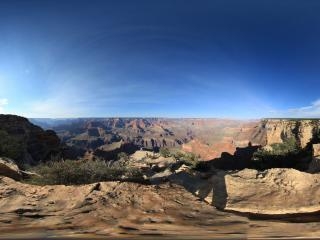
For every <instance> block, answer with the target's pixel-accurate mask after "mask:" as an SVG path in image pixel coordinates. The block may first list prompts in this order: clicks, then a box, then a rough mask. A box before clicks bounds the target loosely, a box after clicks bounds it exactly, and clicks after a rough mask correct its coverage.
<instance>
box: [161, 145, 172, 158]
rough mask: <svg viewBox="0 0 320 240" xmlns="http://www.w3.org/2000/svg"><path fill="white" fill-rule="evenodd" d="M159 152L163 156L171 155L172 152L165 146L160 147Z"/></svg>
mask: <svg viewBox="0 0 320 240" xmlns="http://www.w3.org/2000/svg"><path fill="white" fill-rule="evenodd" d="M159 153H160V155H161V156H163V157H171V152H170V150H169V149H168V148H164V147H162V148H160V150H159Z"/></svg>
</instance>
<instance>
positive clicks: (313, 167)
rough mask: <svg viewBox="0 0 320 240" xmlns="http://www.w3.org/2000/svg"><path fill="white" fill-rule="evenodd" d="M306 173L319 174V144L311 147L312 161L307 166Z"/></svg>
mask: <svg viewBox="0 0 320 240" xmlns="http://www.w3.org/2000/svg"><path fill="white" fill-rule="evenodd" d="M308 172H310V173H317V172H320V144H313V145H312V160H311V162H310V164H309V168H308Z"/></svg>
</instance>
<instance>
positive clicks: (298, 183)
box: [0, 169, 320, 239]
mask: <svg viewBox="0 0 320 240" xmlns="http://www.w3.org/2000/svg"><path fill="white" fill-rule="evenodd" d="M211 174H212V176H205V175H201V174H198V173H195V172H189V171H188V170H187V169H185V170H181V171H177V172H176V173H173V174H171V175H169V176H167V179H168V180H169V182H165V183H158V184H153V185H142V184H137V183H126V182H122V183H121V182H100V183H94V184H87V185H81V186H64V185H51V186H35V185H29V184H24V183H21V182H17V181H14V180H13V179H10V178H7V177H0V213H1V214H0V232H1V234H0V238H5V239H7V238H9V237H10V238H19V237H23V238H30V239H44V238H48V237H73V238H75V237H78V238H103V239H106V238H109V239H115V238H121V239H128V238H130V239H141V238H146V239H151V238H152V239H154V238H156V239H160V238H163V239H172V238H179V239H185V238H188V239H250V238H252V239H254V238H273V237H275V236H277V238H280V237H286V238H288V237H296V238H301V237H309V238H312V237H317V236H318V235H319V234H320V231H319V229H320V223H319V221H318V218H317V215H309V214H310V213H314V214H317V213H318V211H319V206H320V205H319V201H318V200H317V196H318V195H319V193H320V191H319V189H320V184H319V183H318V178H319V176H318V175H311V174H307V173H302V172H298V171H296V170H292V169H272V170H268V171H265V172H260V173H258V172H257V171H256V170H249V169H245V170H243V171H240V172H233V173H226V172H223V171H218V172H212V173H211ZM212 205H214V206H215V207H217V208H218V209H221V210H227V212H225V211H218V210H217V209H215V208H214V207H213V206H212ZM229 211H231V212H229ZM235 212H238V213H241V215H237V214H234V213H235ZM297 213H300V215H297ZM305 213H308V215H303V214H305ZM292 214H294V215H292ZM288 215H290V216H291V217H290V218H288ZM309 216H311V218H310V217H309ZM312 216H313V217H312ZM248 217H249V218H248ZM254 217H259V218H260V220H259V221H257V220H254ZM261 218H263V219H264V221H261ZM269 218H272V219H273V220H268V219H269ZM274 219H277V220H278V221H274ZM279 220H281V221H279Z"/></svg>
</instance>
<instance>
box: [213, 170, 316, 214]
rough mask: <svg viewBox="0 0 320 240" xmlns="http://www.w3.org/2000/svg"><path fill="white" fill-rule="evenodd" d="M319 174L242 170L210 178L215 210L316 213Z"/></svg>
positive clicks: (254, 212) (263, 212)
mask: <svg viewBox="0 0 320 240" xmlns="http://www.w3.org/2000/svg"><path fill="white" fill-rule="evenodd" d="M319 179H320V174H309V173H305V172H300V171H297V170H294V169H278V168H275V169H269V170H266V171H264V172H258V171H257V170H254V169H245V170H242V171H239V172H235V173H232V174H226V173H224V172H219V174H216V175H214V176H213V177H212V178H211V181H212V186H213V188H212V190H213V201H212V204H213V205H214V206H216V207H217V208H219V209H224V210H229V211H236V212H241V213H249V214H255V215H270V216H271V215H290V214H312V213H317V212H319V211H320V203H319V199H318V198H319V196H320V181H319Z"/></svg>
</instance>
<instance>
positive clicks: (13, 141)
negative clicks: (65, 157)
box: [0, 114, 60, 164]
mask: <svg viewBox="0 0 320 240" xmlns="http://www.w3.org/2000/svg"><path fill="white" fill-rule="evenodd" d="M59 152H60V139H59V137H58V136H57V135H56V134H55V132H54V131H51V130H47V131H44V130H43V129H42V128H40V127H38V126H35V125H33V124H32V123H30V122H29V121H28V120H27V119H26V118H23V117H19V116H14V115H3V114H0V156H5V157H11V158H14V159H15V160H16V161H17V162H18V163H21V164H35V163H37V162H40V161H46V160H48V159H50V158H51V156H54V155H56V154H58V153H59Z"/></svg>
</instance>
